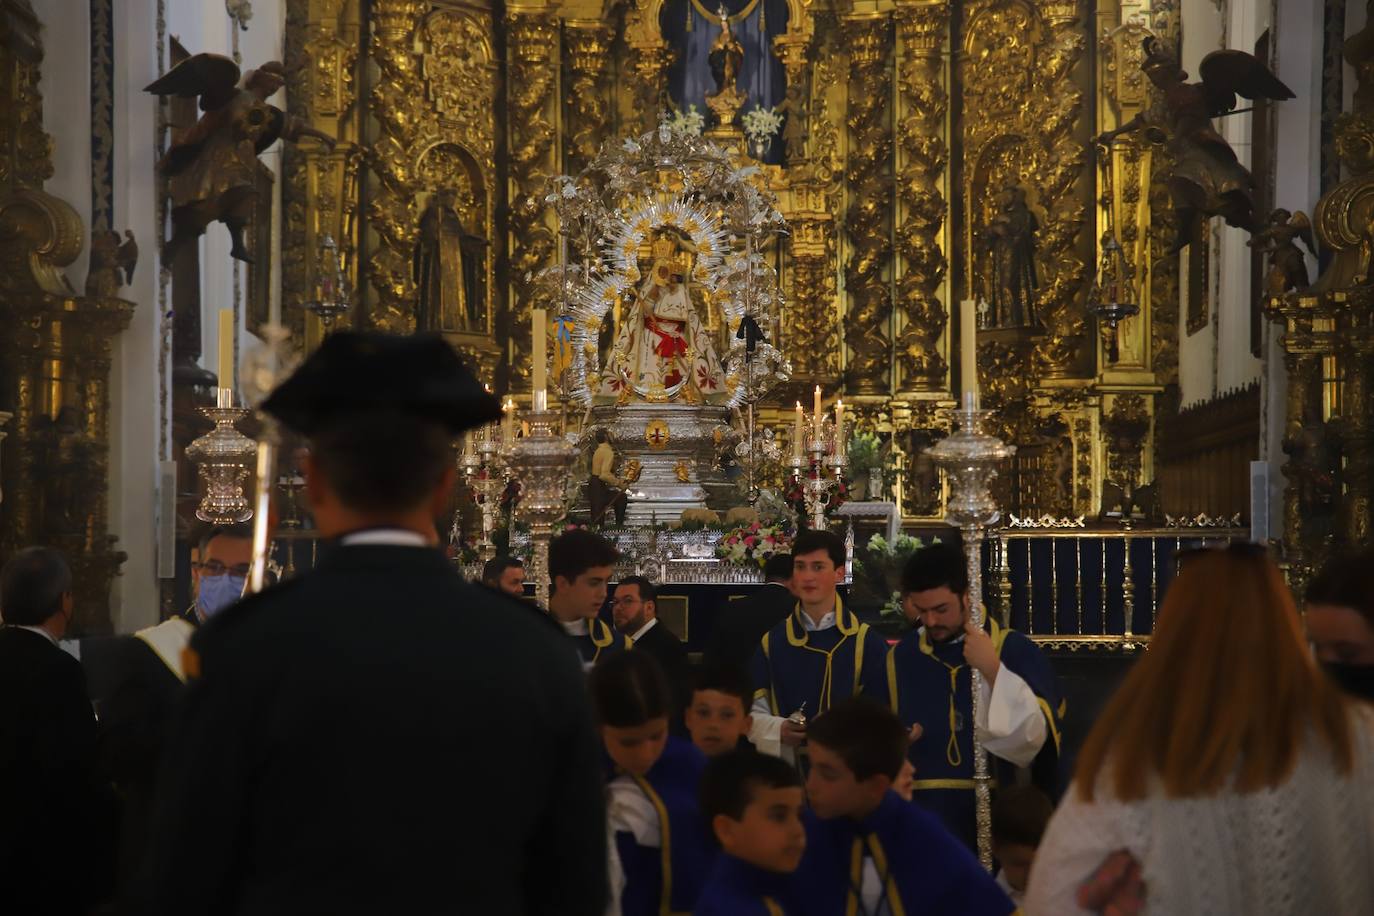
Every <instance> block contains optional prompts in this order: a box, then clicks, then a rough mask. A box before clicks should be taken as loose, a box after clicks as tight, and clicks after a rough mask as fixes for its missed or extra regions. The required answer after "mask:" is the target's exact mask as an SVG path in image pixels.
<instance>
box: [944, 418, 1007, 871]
mask: <svg viewBox="0 0 1374 916" xmlns="http://www.w3.org/2000/svg"><path fill="white" fill-rule="evenodd" d="M991 416H992V411H990V410H979V409H977V407H975V406H974V399H973V398H972V397H970V398H969V399H967V400H966V402H965V407H964V409H963V410H958V411H955V413H954V417H955V419H956V420H957V421H958V424H959V429H958V431H957V432H955V433H954V434H953V435H951V436H949V437H947V438H945V439H943V440H941V441H940V442H939V443H937V444H936V445H934V446H932V447H931V448H928V449H926V453H927V454H928V455H930V457H931V458H932V459H934V461H935V463H936V464H937V465H939V466H940V467H941V468H943V469H944V471H945V474H946V476H947V477H948V479H949V482H950V495H949V501H948V503H946V506H945V521H946V522H947V523H948V524H951V525H954V526H956V527H957V528H958V529H959V530H960V532H961V533H962V535H963V540H964V561H965V563H966V564H967V566H968V596H969V611H970V615H971V616H972V618H973V624H974V626H976V627H978V628H979V629H981V628H982V626H983V618H984V616H985V612H984V608H983V550H982V548H983V537H984V534H985V533H986V531H987V528H988V527H989V526H990V525H992V524H994V523H995V522H996V521H997V519H998V518H1000V517H1001V512H1000V511H999V510H998V508H997V500H996V499H995V498H994V497H993V495H992V481H993V480H994V479H995V478H996V477H997V466H998V465H999V464H1001V463H1002V462H1003V461H1005V460H1006V459H1008V458H1010V457H1011V456H1012V455H1014V454H1015V453H1016V447H1015V446H1011V445H1007V444H1006V443H1004V442H1003V441H1002V440H1001V439H998V438H997V437H996V436H994V435H991V434H990V433H988V432H986V431H985V424H986V423H987V421H988V419H989V418H991ZM982 686H983V676H982V674H981V673H980V672H979V671H978V670H977V669H976V668H975V669H973V690H972V694H973V721H974V722H975V723H977V722H978V721H979V712H980V707H981V706H982V697H981V696H980V694H981V691H982ZM973 787H974V795H975V798H976V802H977V820H978V858H979V859H980V860H981V861H982V863H983V867H984V868H987V869H988V870H989V871H991V870H992V776H991V774H990V773H989V771H988V757H987V754H986V753H984V752H983V742H982V740H981V739H980V738H979V737H978V728H977V726H976V725H975V727H974V729H973Z"/></svg>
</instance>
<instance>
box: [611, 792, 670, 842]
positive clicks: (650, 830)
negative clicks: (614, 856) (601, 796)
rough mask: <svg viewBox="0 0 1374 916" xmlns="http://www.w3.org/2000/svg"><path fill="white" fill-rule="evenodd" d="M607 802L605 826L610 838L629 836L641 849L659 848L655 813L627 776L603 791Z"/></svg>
mask: <svg viewBox="0 0 1374 916" xmlns="http://www.w3.org/2000/svg"><path fill="white" fill-rule="evenodd" d="M606 791H607V793H608V794H609V795H610V802H609V803H608V806H607V808H606V824H607V829H608V830H609V831H610V833H611V836H612V837H614V836H615V834H617V833H628V834H630V835H631V836H633V837H634V838H635V842H636V843H638V844H639V845H640V846H650V847H653V848H655V849H657V848H658V846H659V843H660V842H661V839H660V832H659V825H658V811H656V810H655V809H654V805H653V803H652V802H651V801H649V799H647V798H645V796H644V793H643V792H641V791H640V790H639V786H637V785H635V782H634V780H633V779H631V778H630V777H628V776H618V777H616V778H615V779H613V780H611V784H610V785H609V786H607V787H606ZM613 844H614V841H613Z"/></svg>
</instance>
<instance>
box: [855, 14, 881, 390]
mask: <svg viewBox="0 0 1374 916" xmlns="http://www.w3.org/2000/svg"><path fill="white" fill-rule="evenodd" d="M843 31H844V40H845V44H846V46H847V47H848V49H849V109H848V112H847V114H846V117H845V123H846V125H847V126H848V128H849V131H850V134H851V136H852V137H853V142H852V143H851V144H850V147H849V157H848V161H847V163H846V179H847V181H848V184H849V200H850V203H849V207H848V209H847V210H846V211H845V223H846V228H847V230H848V232H849V237H850V245H851V254H850V256H849V260H848V262H847V263H846V264H845V286H846V287H847V289H848V292H849V310H848V315H847V317H846V320H845V329H844V339H845V343H846V344H847V345H848V346H849V352H850V356H849V365H848V366H847V369H846V372H845V385H846V388H847V390H848V391H849V392H850V393H851V394H861V395H862V394H868V395H876V394H887V393H888V364H889V360H890V359H891V338H890V337H889V336H888V335H889V323H890V320H891V317H892V294H891V290H890V288H889V282H888V275H887V269H888V262H889V261H890V260H891V257H892V236H891V232H890V228H889V227H890V225H891V221H892V178H891V172H890V171H889V163H890V159H891V154H892V130H891V124H890V120H889V106H888V102H889V96H890V87H891V85H892V76H891V71H890V69H889V67H888V52H889V50H890V48H891V46H892V23H891V21H890V20H889V19H888V17H887V16H886V15H881V14H861V15H855V16H848V17H845V18H844V21H843Z"/></svg>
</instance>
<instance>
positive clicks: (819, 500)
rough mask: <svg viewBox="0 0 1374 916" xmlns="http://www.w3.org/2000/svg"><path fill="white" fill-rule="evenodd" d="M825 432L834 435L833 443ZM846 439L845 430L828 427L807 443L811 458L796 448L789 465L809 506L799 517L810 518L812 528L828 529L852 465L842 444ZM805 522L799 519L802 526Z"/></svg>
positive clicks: (804, 500)
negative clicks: (828, 518)
mask: <svg viewBox="0 0 1374 916" xmlns="http://www.w3.org/2000/svg"><path fill="white" fill-rule="evenodd" d="M825 431H830V432H831V433H832V435H831V436H830V437H829V442H828V441H827V437H826V436H825V434H824V432H825ZM842 437H843V432H842V431H841V430H839V429H837V428H836V427H834V426H833V425H831V424H826V425H825V426H824V428H823V430H821V431H820V434H819V435H813V436H812V437H811V438H810V440H809V441H808V442H807V443H806V452H807V454H808V455H809V457H808V458H807V459H803V458H802V455H801V449H800V448H794V450H793V452H792V459H791V461H790V462H788V464H789V466H790V467H791V468H792V485H793V487H794V488H797V489H799V490H800V491H801V493H800V495H801V500H802V502H803V504H804V506H805V511H804V512H803V513H798V514H799V515H803V516H804V517H805V518H809V519H810V520H811V527H812V528H816V529H823V528H825V526H826V521H825V513H826V510H827V509H829V508H830V507H831V506H833V505H835V504H836V502H837V500H838V496H839V492H840V487H841V485H842V484H843V482H844V469H845V467H846V465H847V464H848V462H847V461H846V457H845V450H844V448H843V446H842V444H841V440H842ZM832 445H833V447H831V446H832ZM802 521H803V519H802V518H798V519H797V522H798V524H799V525H800V524H801V523H802Z"/></svg>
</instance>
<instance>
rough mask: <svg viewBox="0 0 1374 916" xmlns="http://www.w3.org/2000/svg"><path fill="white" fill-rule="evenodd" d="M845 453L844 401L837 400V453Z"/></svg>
mask: <svg viewBox="0 0 1374 916" xmlns="http://www.w3.org/2000/svg"><path fill="white" fill-rule="evenodd" d="M844 453H845V442H844V401H836V402H835V454H837V455H843V454H844Z"/></svg>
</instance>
